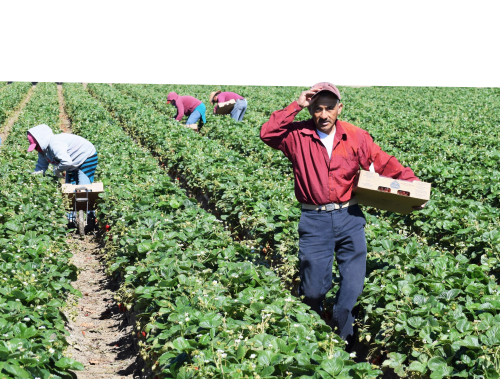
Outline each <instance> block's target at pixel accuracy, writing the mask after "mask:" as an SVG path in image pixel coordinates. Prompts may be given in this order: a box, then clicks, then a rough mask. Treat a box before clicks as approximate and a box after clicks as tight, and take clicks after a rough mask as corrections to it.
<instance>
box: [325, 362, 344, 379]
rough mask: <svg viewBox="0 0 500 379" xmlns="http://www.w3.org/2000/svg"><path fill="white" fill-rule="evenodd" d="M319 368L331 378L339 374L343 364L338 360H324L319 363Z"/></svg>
mask: <svg viewBox="0 0 500 379" xmlns="http://www.w3.org/2000/svg"><path fill="white" fill-rule="evenodd" d="M321 367H322V368H323V370H325V371H326V372H327V373H329V374H330V375H332V376H336V375H338V374H340V372H341V371H342V368H343V367H344V362H343V361H342V359H340V358H334V359H325V360H324V361H323V362H321Z"/></svg>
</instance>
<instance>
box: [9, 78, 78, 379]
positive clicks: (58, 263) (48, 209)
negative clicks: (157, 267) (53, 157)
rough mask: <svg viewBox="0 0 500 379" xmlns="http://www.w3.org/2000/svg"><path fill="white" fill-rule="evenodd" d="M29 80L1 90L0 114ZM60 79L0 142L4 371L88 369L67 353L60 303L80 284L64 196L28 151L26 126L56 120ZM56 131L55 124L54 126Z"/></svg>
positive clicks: (43, 87)
mask: <svg viewBox="0 0 500 379" xmlns="http://www.w3.org/2000/svg"><path fill="white" fill-rule="evenodd" d="M29 88H31V83H14V84H12V85H9V86H8V87H6V88H3V89H2V90H0V99H1V101H2V103H1V104H2V105H1V107H2V108H1V109H0V110H1V111H2V112H0V114H5V113H6V112H5V111H8V110H9V108H15V107H17V106H18V103H19V102H20V101H21V100H22V98H24V96H25V95H26V94H27V92H28V90H29ZM58 120H59V103H58V100H57V89H56V85H55V84H47V83H42V84H39V85H38V86H37V87H36V89H35V91H34V93H33V95H32V97H31V100H30V101H29V103H28V105H27V106H26V108H25V109H24V111H23V112H22V114H21V116H20V118H19V119H18V121H17V122H16V123H15V124H14V125H13V128H12V130H11V131H10V133H9V136H8V138H7V139H6V140H5V141H3V142H2V146H1V147H0V377H1V378H44V379H48V378H72V377H73V374H71V373H70V370H75V369H83V366H82V365H81V364H79V363H77V362H75V361H74V360H73V359H71V358H67V357H64V354H63V353H64V350H65V348H66V346H67V345H68V344H67V342H66V336H67V334H68V332H67V331H66V330H65V328H64V327H65V323H66V321H67V320H66V318H65V316H64V314H63V313H62V311H61V309H62V308H63V307H64V306H65V304H66V302H68V301H71V299H72V298H73V297H74V296H77V295H78V292H77V291H76V290H75V289H74V288H72V286H71V284H70V283H71V281H72V280H74V279H75V278H76V274H77V272H76V267H75V266H73V265H71V264H70V263H69V260H70V258H71V254H70V251H69V247H68V245H67V243H66V232H67V231H66V219H65V211H64V207H63V204H62V198H61V196H60V194H59V191H58V189H57V186H56V182H55V181H54V180H53V178H52V177H51V176H47V177H43V176H32V175H31V172H32V171H33V168H34V166H35V163H36V159H37V154H35V153H33V154H28V153H27V152H26V150H27V147H26V146H27V144H26V130H27V129H29V128H30V127H32V126H33V125H36V124H40V123H46V124H48V125H51V126H52V127H55V126H56V125H58ZM54 131H56V130H54Z"/></svg>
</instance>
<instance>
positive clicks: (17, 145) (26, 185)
mask: <svg viewBox="0 0 500 379" xmlns="http://www.w3.org/2000/svg"><path fill="white" fill-rule="evenodd" d="M30 87H31V85H30V84H29V83H14V84H11V85H6V84H5V83H0V101H1V102H0V122H1V123H3V122H4V120H5V118H6V117H7V116H4V120H2V119H1V117H2V114H5V115H8V114H9V112H10V111H11V110H12V109H14V108H15V107H16V106H17V104H19V102H20V101H21V100H22V99H23V98H24V96H25V95H26V93H27V92H28V90H29V88H30ZM216 89H217V88H214V87H208V86H174V85H169V86H163V85H129V84H114V85H113V86H109V85H106V84H89V85H88V86H87V88H86V89H84V87H83V86H82V85H81V84H64V85H63V94H64V101H65V107H66V112H67V113H68V116H69V118H70V119H71V122H72V131H73V133H75V134H78V135H81V136H82V137H84V138H87V139H88V140H90V141H91V142H92V143H93V144H94V145H95V146H96V149H97V151H98V153H99V166H98V170H97V172H96V180H97V181H102V182H103V183H104V187H105V193H104V194H103V195H101V198H102V202H101V203H100V205H99V209H98V212H97V218H98V220H99V222H100V223H101V226H104V225H109V226H110V228H109V231H107V232H104V233H99V235H98V238H100V239H101V240H102V243H103V244H105V252H106V265H107V270H108V272H109V274H110V275H111V276H113V277H115V278H119V279H120V280H121V287H120V289H119V291H118V292H117V293H116V295H115V299H116V301H117V303H118V304H119V306H120V309H121V310H122V311H123V312H127V314H130V315H133V317H134V319H135V321H136V325H135V328H136V330H135V335H136V338H137V340H138V346H139V350H140V354H141V357H142V359H143V361H144V363H145V370H144V375H145V377H151V378H155V377H157V378H229V377H231V378H278V377H283V378H287V377H288V378H332V377H335V378H337V377H344V378H376V377H382V376H384V375H388V373H389V371H388V370H390V371H391V372H392V371H393V372H394V373H395V374H396V375H397V376H399V377H414V378H418V377H421V378H428V377H430V378H432V379H436V378H444V377H466V378H469V377H470V378H473V377H477V378H480V377H483V378H498V377H499V374H498V372H500V358H499V357H500V293H499V290H500V286H499V275H500V248H499V246H500V231H499V226H498V225H499V221H500V212H499V206H500V184H499V179H500V170H499V169H498V167H499V163H500V150H499V149H498V141H499V138H500V135H499V134H500V132H499V130H500V129H499V124H500V100H499V98H500V97H499V95H500V91H499V90H498V89H487V88H482V89H474V88H416V87H410V88H401V87H367V88H349V87H346V88H342V87H341V88H340V91H341V93H342V95H343V98H342V102H343V103H344V111H343V113H342V114H341V117H340V118H341V119H342V120H345V121H348V122H351V123H353V124H355V125H357V126H359V127H361V128H363V129H365V130H367V131H368V132H369V133H370V134H371V135H372V136H373V138H374V140H375V142H376V143H378V144H379V145H380V146H381V147H382V148H383V149H384V150H385V151H387V152H388V153H390V154H393V155H394V156H396V157H397V158H398V159H399V160H400V162H401V163H402V164H404V165H408V166H410V167H412V168H413V170H414V171H415V174H416V175H417V176H418V177H419V178H420V179H421V180H424V181H427V182H431V183H432V187H433V190H432V198H431V201H430V202H429V203H428V204H427V206H426V207H425V208H424V209H423V210H422V211H419V212H415V213H413V214H410V215H406V216H405V215H398V214H393V213H390V212H383V211H378V210H376V209H371V208H366V207H365V208H364V209H363V210H364V213H365V215H366V218H367V226H366V235H367V242H368V262H367V269H368V270H367V278H366V280H365V288H364V291H363V294H362V295H361V297H360V299H359V304H360V317H359V320H358V323H359V341H360V342H359V343H358V345H357V347H358V348H363V349H365V350H368V351H370V352H372V353H371V354H369V357H370V359H369V361H368V362H358V359H357V358H356V356H355V355H356V354H351V355H350V354H348V353H346V352H345V351H344V348H345V346H344V343H343V342H342V341H341V340H340V338H338V337H336V335H335V334H334V333H332V331H331V329H330V327H329V326H327V325H326V324H325V322H324V321H323V320H322V319H321V318H320V317H319V316H318V315H317V314H315V313H314V312H311V311H310V310H309V309H308V307H307V306H305V305H303V304H302V303H301V302H300V299H299V298H297V297H296V292H295V289H296V287H297V283H298V282H297V280H298V277H297V273H298V272H297V263H298V258H297V250H298V234H297V225H298V221H299V218H300V207H299V204H298V203H297V201H296V199H295V196H294V192H293V177H292V170H291V166H290V164H289V162H288V160H287V159H286V158H285V157H284V156H283V155H282V153H281V152H279V151H274V150H272V149H271V148H269V147H267V146H266V145H264V144H263V143H262V142H261V141H260V138H259V132H260V127H261V125H262V124H263V123H264V122H266V121H267V120H268V118H269V116H270V115H271V113H272V112H273V111H275V110H277V109H281V108H284V107H285V106H287V105H288V104H289V103H291V102H292V101H294V100H296V98H297V97H298V95H299V94H300V92H301V90H302V89H301V88H294V87H249V86H234V87H231V88H230V89H229V88H228V90H234V91H235V92H238V93H239V94H241V95H242V96H244V97H245V98H246V99H247V100H248V103H249V108H248V110H247V113H246V115H245V117H244V120H243V122H240V123H237V122H235V121H234V120H232V119H231V118H230V117H229V116H216V115H213V114H212V112H211V108H210V107H207V108H208V109H207V123H206V124H205V125H204V126H203V127H202V128H201V130H200V133H196V132H194V131H192V130H190V129H187V128H185V127H183V126H182V123H178V122H176V121H174V120H172V119H171V117H173V116H174V114H175V108H174V107H172V106H168V105H166V98H167V94H168V92H170V91H176V92H177V93H179V94H182V95H192V96H195V97H197V98H199V99H200V100H202V101H204V102H205V104H207V105H208V95H209V93H210V92H211V91H213V90H216ZM2 112H3V113H2ZM58 117H59V113H58V102H57V91H56V88H55V84H49V83H40V84H38V85H37V86H36V87H35V91H34V92H33V95H32V97H31V99H30V101H29V102H28V104H27V106H26V108H25V109H24V110H23V113H22V114H21V117H20V118H19V120H18V121H17V122H16V123H15V124H14V126H13V128H12V130H11V131H10V134H9V136H8V139H7V140H6V141H5V142H2V146H1V147H0V162H1V165H0V172H1V174H2V175H1V178H0V183H1V186H0V187H1V188H0V240H1V241H2V244H1V245H2V246H1V249H2V250H3V251H2V252H1V254H2V262H1V263H0V271H1V273H0V274H1V275H2V278H1V279H0V280H1V281H2V283H3V285H2V286H1V289H0V356H1V357H2V359H1V360H0V377H40V378H48V377H52V378H55V377H71V375H74V374H71V370H75V369H83V367H81V365H80V364H79V363H78V362H76V361H75V360H73V359H70V358H64V352H65V346H66V342H65V337H64V335H65V330H64V322H65V321H64V315H63V314H62V313H61V312H60V309H61V307H64V303H65V302H66V301H68V295H69V294H72V296H75V295H76V296H78V292H77V291H75V290H74V289H73V288H72V287H71V285H70V283H71V280H72V279H73V278H74V277H75V275H76V270H75V268H74V266H72V265H71V264H69V259H70V255H71V254H69V251H68V247H67V244H66V242H65V241H66V239H65V236H66V233H67V232H68V230H67V229H66V228H65V220H64V207H63V205H62V198H61V195H60V193H59V192H60V191H59V190H58V184H57V182H56V181H55V180H54V179H53V177H52V175H51V174H49V175H47V176H45V177H42V176H36V177H34V176H32V175H30V170H32V167H34V162H35V160H36V154H27V153H26V149H27V143H26V138H25V133H26V130H27V129H28V128H29V127H32V126H34V125H36V124H39V123H47V124H48V125H50V126H51V127H55V126H56V125H57V122H58ZM306 118H308V114H307V112H306V111H303V112H301V113H300V114H299V115H298V117H297V119H306ZM184 122H185V120H184ZM338 276H339V274H338V272H337V269H336V267H334V286H333V290H332V291H331V294H329V296H328V298H327V300H326V302H327V304H328V307H330V308H331V305H332V301H333V296H334V294H335V291H336V286H337V284H336V283H338V280H339V278H338ZM378 356H382V359H381V360H372V358H374V357H378ZM50 375H52V376H50Z"/></svg>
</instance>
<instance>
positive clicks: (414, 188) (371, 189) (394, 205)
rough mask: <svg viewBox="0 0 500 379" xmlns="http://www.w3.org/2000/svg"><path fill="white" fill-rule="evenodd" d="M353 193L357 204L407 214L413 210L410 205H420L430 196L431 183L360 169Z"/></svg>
mask: <svg viewBox="0 0 500 379" xmlns="http://www.w3.org/2000/svg"><path fill="white" fill-rule="evenodd" d="M354 193H355V195H356V198H357V199H358V203H359V204H362V205H368V206H370V207H374V208H378V209H382V210H386V211H391V212H395V213H401V214H408V213H411V212H412V211H413V209H412V207H414V206H418V205H422V204H424V203H425V202H427V201H428V200H429V199H430V198H431V184H430V183H425V182H418V181H416V182H408V181H406V180H396V179H392V178H387V177H384V176H380V175H379V174H377V173H376V172H369V171H364V170H361V171H360V173H359V180H358V185H357V187H356V189H355V190H354Z"/></svg>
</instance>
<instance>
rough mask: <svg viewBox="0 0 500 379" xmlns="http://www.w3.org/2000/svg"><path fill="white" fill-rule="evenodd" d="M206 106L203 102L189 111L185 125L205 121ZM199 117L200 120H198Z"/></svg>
mask: <svg viewBox="0 0 500 379" xmlns="http://www.w3.org/2000/svg"><path fill="white" fill-rule="evenodd" d="M206 112H207V108H206V107H205V104H203V103H201V104H200V105H198V106H197V107H196V109H195V110H194V111H193V113H191V114H190V115H189V117H188V119H187V121H186V125H191V124H195V123H196V122H198V121H200V122H199V124H200V125H201V123H203V124H204V123H205V122H207V121H206V116H205V114H206ZM200 119H201V120H200Z"/></svg>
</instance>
